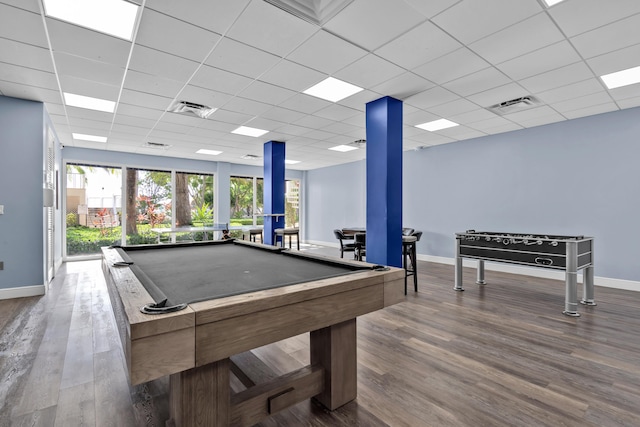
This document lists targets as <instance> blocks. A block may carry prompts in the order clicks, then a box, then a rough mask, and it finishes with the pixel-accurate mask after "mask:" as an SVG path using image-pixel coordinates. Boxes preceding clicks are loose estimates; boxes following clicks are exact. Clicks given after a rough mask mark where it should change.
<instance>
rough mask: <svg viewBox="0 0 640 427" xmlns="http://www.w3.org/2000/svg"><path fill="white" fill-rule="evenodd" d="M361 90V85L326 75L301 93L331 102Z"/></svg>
mask: <svg viewBox="0 0 640 427" xmlns="http://www.w3.org/2000/svg"><path fill="white" fill-rule="evenodd" d="M361 90H363V89H362V88H361V87H358V86H354V85H352V84H351V83H347V82H343V81H342V80H338V79H334V78H333V77H327V78H326V79H324V80H323V81H321V82H320V83H318V84H317V85H315V86H311V87H310V88H309V89H307V90H305V91H304V92H303V93H306V94H307V95H311V96H315V97H317V98H322V99H325V100H327V101H331V102H338V101H340V100H341V99H344V98H346V97H348V96H351V95H353V94H355V93H358V92H360V91H361Z"/></svg>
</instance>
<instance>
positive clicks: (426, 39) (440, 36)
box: [374, 22, 462, 69]
mask: <svg viewBox="0 0 640 427" xmlns="http://www.w3.org/2000/svg"><path fill="white" fill-rule="evenodd" d="M460 47H462V45H461V44H460V42H458V41H457V40H456V39H454V38H453V37H451V36H450V35H448V34H447V33H445V32H444V31H442V30H441V29H440V28H438V27H436V26H435V25H434V24H433V23H431V22H424V23H422V24H420V25H418V26H417V27H415V28H413V29H412V30H410V31H408V32H407V33H405V34H403V35H401V36H400V37H398V38H397V39H395V40H392V41H390V42H389V43H387V44H385V45H384V46H382V47H381V48H379V49H377V50H376V51H375V52H374V53H375V54H376V55H379V56H380V57H382V58H384V59H387V60H389V61H391V62H394V63H396V64H398V65H400V66H401V67H404V68H407V69H412V68H414V67H417V66H418V65H421V64H424V63H425V62H429V61H432V60H434V59H436V58H438V57H440V56H442V55H445V54H447V53H450V52H453V51H454V50H457V49H459V48H460Z"/></svg>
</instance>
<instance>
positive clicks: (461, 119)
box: [448, 108, 498, 130]
mask: <svg viewBox="0 0 640 427" xmlns="http://www.w3.org/2000/svg"><path fill="white" fill-rule="evenodd" d="M496 117H498V116H497V115H496V114H494V113H492V112H491V111H489V110H487V109H485V108H476V109H475V110H471V111H467V112H464V113H460V114H452V115H450V116H449V117H448V118H449V120H451V121H453V122H455V123H460V124H461V125H467V126H469V127H472V128H474V129H475V128H476V127H475V126H473V124H475V123H477V122H483V123H484V122H488V121H490V120H491V119H494V118H496ZM478 130H480V129H478Z"/></svg>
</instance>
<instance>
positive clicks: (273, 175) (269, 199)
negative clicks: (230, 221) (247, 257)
mask: <svg viewBox="0 0 640 427" xmlns="http://www.w3.org/2000/svg"><path fill="white" fill-rule="evenodd" d="M284 148H285V147H284V142H279V141H269V142H265V144H264V186H263V187H264V200H263V201H264V214H265V217H264V242H265V243H266V244H267V245H274V244H275V243H276V242H275V240H274V236H273V231H274V230H275V229H276V228H284V215H283V216H273V215H274V214H284V192H285V188H284V159H285V151H284Z"/></svg>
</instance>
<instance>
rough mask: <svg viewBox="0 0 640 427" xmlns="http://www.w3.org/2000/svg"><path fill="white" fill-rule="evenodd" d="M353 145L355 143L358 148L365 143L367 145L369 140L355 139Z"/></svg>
mask: <svg viewBox="0 0 640 427" xmlns="http://www.w3.org/2000/svg"><path fill="white" fill-rule="evenodd" d="M351 145H355V146H356V147H358V148H362V147H364V146H365V145H367V140H366V139H358V140H355V141H353V142H352V143H351Z"/></svg>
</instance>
